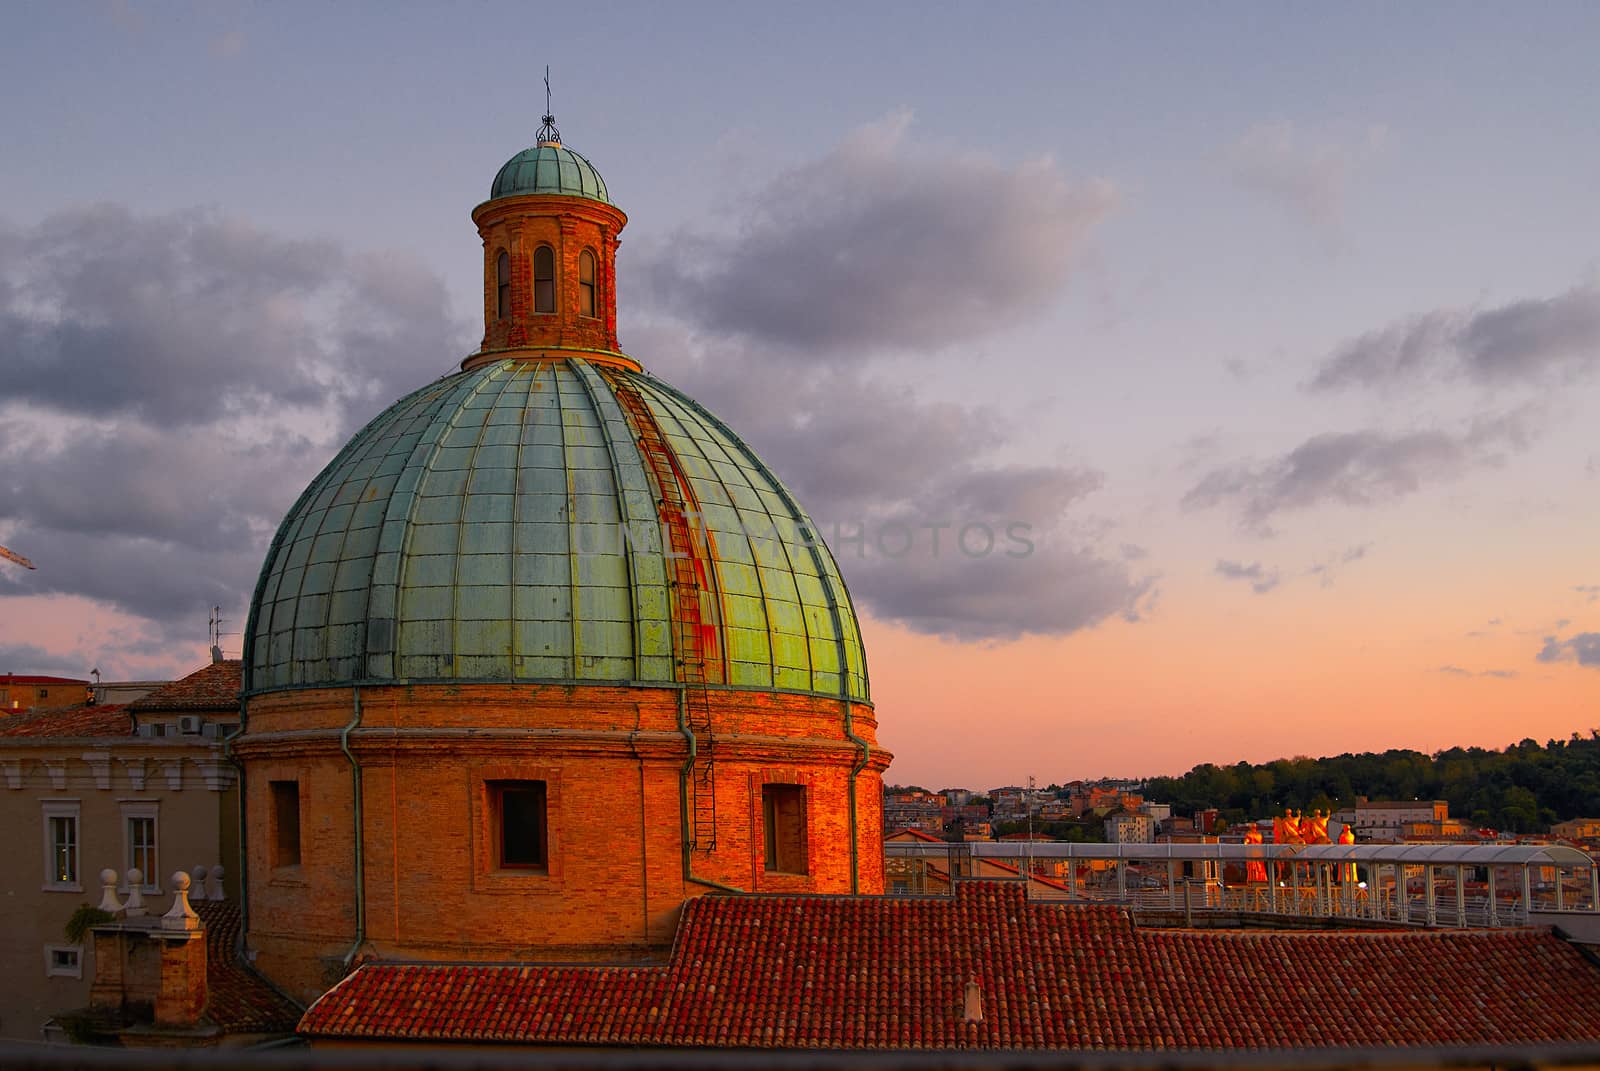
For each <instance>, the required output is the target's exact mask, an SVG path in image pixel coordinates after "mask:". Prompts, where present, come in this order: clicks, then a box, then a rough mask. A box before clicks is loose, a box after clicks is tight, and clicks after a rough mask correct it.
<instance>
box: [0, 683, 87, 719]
mask: <svg viewBox="0 0 1600 1071" xmlns="http://www.w3.org/2000/svg"><path fill="white" fill-rule="evenodd" d="M88 697H89V682H88V681H86V680H79V679H77V678H76V677H46V676H37V675H29V674H24V673H7V674H4V675H3V676H0V714H15V713H17V712H18V711H23V710H48V709H50V708H52V707H70V706H81V705H83V704H84V703H85V702H87V701H88Z"/></svg>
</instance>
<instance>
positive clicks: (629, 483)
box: [244, 357, 868, 700]
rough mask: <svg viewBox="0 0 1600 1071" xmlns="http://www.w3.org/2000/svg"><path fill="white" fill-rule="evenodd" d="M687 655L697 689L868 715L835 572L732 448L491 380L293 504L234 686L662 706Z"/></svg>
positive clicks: (665, 413)
mask: <svg viewBox="0 0 1600 1071" xmlns="http://www.w3.org/2000/svg"><path fill="white" fill-rule="evenodd" d="M668 497H672V498H674V499H677V500H679V501H681V502H682V503H683V507H682V509H681V510H680V511H679V512H676V513H671V514H669V511H668V509H667V507H666V506H664V505H663V502H664V501H665V500H666V499H667V498H668ZM669 516H671V517H677V518H680V519H678V520H677V521H676V522H675V526H674V524H673V523H669ZM682 518H687V520H684V519H682ZM691 559H692V564H693V568H694V573H695V577H694V579H693V583H694V585H695V586H696V587H697V588H698V590H699V591H700V595H699V596H698V597H696V598H694V599H693V600H690V601H687V602H686V600H685V597H684V595H683V592H684V591H685V590H686V589H685V587H684V586H683V583H682V582H681V581H680V582H679V583H677V584H676V585H675V584H674V583H673V580H674V577H675V576H677V575H678V574H679V573H680V572H681V569H682V567H683V566H684V565H685V563H688V562H689V561H690V560H691ZM685 636H692V637H693V638H694V644H695V646H696V647H697V648H699V650H700V655H699V657H702V658H703V660H704V663H705V668H704V673H703V679H705V680H707V681H709V682H711V683H712V684H713V686H716V685H719V684H725V685H727V686H730V687H739V688H756V689H763V690H766V689H771V690H781V691H796V692H808V693H812V694H817V695H824V696H829V697H834V698H842V697H848V698H851V699H854V700H866V699H867V697H868V687H867V671H866V662H865V656H864V654H863V651H862V645H861V640H860V632H859V629H858V627H857V624H856V618H855V612H854V610H853V608H852V605H851V602H850V596H849V593H848V591H847V590H846V589H845V585H844V581H843V579H842V578H841V577H840V574H839V570H838V567H837V565H836V564H835V562H834V559H833V556H832V555H831V554H830V553H829V552H828V548H827V547H826V546H825V545H824V543H823V541H822V537H821V534H820V533H819V532H818V531H817V529H816V527H815V526H814V525H813V523H812V521H811V519H810V518H809V517H808V516H807V515H806V513H805V511H804V510H803V509H802V508H801V506H800V504H799V502H798V501H796V499H795V497H794V495H793V494H792V493H791V492H790V491H789V490H788V489H787V488H786V487H785V486H784V485H783V484H782V483H781V482H780V481H779V480H778V478H777V477H776V476H775V475H773V473H772V471H771V470H770V469H769V468H768V467H767V466H766V465H765V464H764V463H763V462H762V461H761V459H760V458H759V457H757V456H756V454H755V453H754V451H752V450H751V449H750V448H749V447H748V446H747V445H745V443H744V442H743V441H742V440H741V439H740V438H739V437H738V436H737V435H735V434H734V432H733V431H731V430H730V429H729V428H728V427H727V426H726V425H725V424H723V423H722V422H721V421H720V420H718V419H717V418H716V417H715V416H713V415H712V414H711V413H709V412H708V411H706V410H705V409H704V408H703V407H701V406H700V405H699V404H698V403H696V402H695V401H693V400H692V399H690V398H689V397H687V396H686V395H684V394H682V393H681V392H679V391H677V390H675V389H674V388H672V387H670V386H668V385H667V384H666V383H664V382H662V381H661V380H659V379H656V378H655V377H654V376H651V375H648V374H646V373H643V372H635V371H630V370H627V369H624V368H621V367H616V366H607V365H602V364H598V363H593V362H590V361H588V360H585V359H582V358H578V357H571V358H566V359H548V360H538V361H514V360H505V361H499V362H493V363H489V364H485V365H482V366H480V367H475V368H472V369H469V370H467V371H463V372H459V373H455V374H453V375H449V376H445V377H444V378H442V379H440V380H438V381H436V382H434V383H432V384H429V385H428V386H427V387H424V388H423V389H422V390H419V391H417V392H415V393H414V394H411V395H410V396H408V397H406V398H403V399H401V400H400V401H399V402H397V403H395V404H394V405H393V406H391V407H390V408H389V409H388V410H387V411H385V412H384V413H382V414H380V415H379V416H378V417H377V418H376V419H375V420H373V421H372V423H370V424H368V425H367V426H366V427H365V428H364V429H362V430H361V431H360V432H359V433H357V434H356V436H355V438H354V439H352V440H351V441H350V442H349V444H348V445H346V446H345V448H344V449H343V450H342V451H341V452H340V453H339V455H338V456H337V457H336V458H334V460H333V461H332V463H330V464H329V465H328V467H327V468H326V469H324V470H323V472H322V473H321V474H320V475H319V476H317V478H316V479H315V480H314V481H313V482H312V483H311V485H310V486H309V487H308V488H307V489H306V491H305V493H304V494H303V495H302V496H301V498H300V501H299V502H297V503H296V504H295V506H294V507H293V508H292V509H291V510H290V511H289V514H288V516H287V517H285V519H284V521H283V524H282V526H281V527H280V528H279V530H278V533H277V536H276V538H275V539H274V540H273V543H272V546H271V548H270V549H269V550H268V553H267V559H266V562H265V565H264V566H263V570H262V574H261V578H260V581H259V583H258V586H257V589H256V595H255V598H254V599H253V600H252V604H251V611H250V621H249V625H248V627H247V629H246V645H247V649H246V652H245V658H246V660H247V662H246V666H245V677H244V686H245V690H246V692H247V693H249V694H256V693H259V692H264V691H272V690H276V689H283V688H293V687H301V686H313V687H318V686H328V685H341V684H353V683H358V682H360V683H379V682H415V681H448V682H466V681H472V682H510V681H519V682H520V681H547V682H559V683H563V684H570V683H587V682H596V683H608V684H614V683H636V684H652V683H663V684H671V683H674V682H676V681H678V680H680V679H689V678H687V677H685V676H684V673H683V667H682V666H680V665H679V664H678V660H679V659H680V658H682V652H681V650H680V648H681V645H682V644H683V643H684V642H685V640H684V637H685ZM695 679H700V674H698V673H697V674H696V677H695Z"/></svg>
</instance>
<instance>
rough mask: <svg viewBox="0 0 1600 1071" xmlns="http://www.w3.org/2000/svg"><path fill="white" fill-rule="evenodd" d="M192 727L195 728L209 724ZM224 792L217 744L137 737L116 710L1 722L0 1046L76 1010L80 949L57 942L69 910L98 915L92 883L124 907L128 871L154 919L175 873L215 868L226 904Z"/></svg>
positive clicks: (86, 952)
mask: <svg viewBox="0 0 1600 1071" xmlns="http://www.w3.org/2000/svg"><path fill="white" fill-rule="evenodd" d="M175 683H177V684H181V683H182V682H175ZM187 716H188V717H196V715H187ZM199 717H200V718H201V722H200V725H201V726H202V727H203V725H204V723H205V722H208V721H210V720H211V719H210V718H209V717H207V716H205V715H199ZM233 717H234V718H236V717H237V715H236V714H234V715H233ZM169 720H170V721H171V722H176V716H175V717H173V718H172V719H169ZM184 724H185V727H193V726H195V724H196V723H194V722H186V723H184ZM214 732H215V731H213V733H214ZM236 781H237V778H236V775H235V769H234V767H233V765H232V763H231V762H229V761H228V759H227V757H226V756H225V755H224V753H223V744H222V741H221V740H220V739H219V738H218V737H217V736H216V735H214V734H212V735H208V734H204V733H202V732H200V731H196V732H193V733H173V734H172V735H163V736H154V735H149V736H145V735H136V730H135V728H134V721H133V717H132V716H131V715H130V714H129V713H128V711H127V709H126V708H123V707H119V706H101V707H76V708H71V709H67V710H54V711H45V712H41V713H38V714H35V715H32V716H20V717H19V716H12V717H9V718H6V719H5V720H4V721H3V722H0V830H4V831H5V832H4V838H5V839H4V844H5V848H6V854H7V856H8V857H9V858H8V861H7V862H8V865H7V866H5V867H4V868H0V904H4V905H5V907H4V915H5V924H4V925H3V926H0V1040H11V1041H39V1040H41V1039H42V1038H44V1037H45V1036H47V1024H49V1023H50V1020H51V1018H52V1017H53V1016H54V1015H56V1014H58V1013H60V1012H64V1011H67V1010H70V1009H75V1008H81V1007H83V1006H85V1005H86V1004H87V1003H88V1002H89V1001H88V998H89V987H90V983H91V981H92V980H93V978H94V963H93V948H92V942H91V941H88V940H83V941H81V942H74V941H72V940H71V939H69V938H68V936H67V934H66V929H67V924H68V921H69V920H70V919H71V918H72V916H73V914H74V912H76V911H77V910H78V909H79V908H81V907H83V906H85V905H89V906H94V905H96V904H98V903H99V902H100V898H101V894H102V886H101V882H100V876H99V875H100V872H101V871H102V870H105V869H113V870H115V871H117V873H118V875H119V879H118V882H117V890H118V894H119V896H121V897H122V898H123V899H126V898H127V896H128V892H129V888H128V880H127V874H128V871H129V870H131V869H138V870H139V871H141V874H142V879H143V880H142V882H141V888H140V891H141V893H142V895H143V898H144V900H145V902H146V904H147V905H148V907H149V910H150V911H151V913H153V914H159V913H161V912H164V911H165V910H166V909H167V907H168V906H169V905H170V904H171V900H172V893H173V890H172V888H171V875H172V874H173V873H174V872H175V871H177V870H183V871H185V872H192V871H193V869H194V868H195V867H197V866H207V867H209V866H212V865H215V864H217V863H219V862H222V863H224V864H225V870H224V878H223V887H224V889H225V890H226V891H227V894H228V895H229V896H230V897H236V896H237V883H236V879H237V875H235V874H233V873H232V872H231V868H227V867H226V863H227V862H230V861H231V860H234V859H236V858H237V857H238V849H237V844H238V791H237V787H236Z"/></svg>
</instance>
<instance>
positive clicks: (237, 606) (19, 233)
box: [0, 205, 465, 673]
mask: <svg viewBox="0 0 1600 1071" xmlns="http://www.w3.org/2000/svg"><path fill="white" fill-rule="evenodd" d="M464 348H465V338H464V337H463V333H462V330H461V326H460V325H459V324H457V323H455V322H454V321H453V320H452V319H451V317H450V315H449V314H448V312H447V302H446V297H445V291H444V287H443V285H442V283H441V281H440V280H439V279H438V278H437V277H436V276H434V275H432V274H431V273H429V272H427V271H425V270H423V269H421V268H419V267H417V266H416V265H415V264H413V263H411V262H408V261H406V260H404V259H403V258H394V257H378V256H362V255H356V254H353V253H350V252H348V251H346V250H344V249H342V248H340V247H339V246H337V245H335V244H333V243H329V242H315V241H297V240H292V239H286V238H283V237H281V236H278V235H273V234H270V233H267V232H263V231H261V230H259V229H257V228H253V227H250V226H248V225H245V224H241V223H238V222H235V221H230V220H225V219H219V218H215V217H211V216H207V215H206V214H204V213H198V214H189V215H184V216H176V215H174V216H154V217H150V216H144V217H141V216H136V215H134V214H132V213H130V212H129V211H127V210H126V209H124V208H121V207H118V206H112V205H103V206H98V207H95V208H92V209H84V210H80V211H75V212H68V213H63V214H60V215H56V216H52V217H50V218H48V219H46V220H44V221H43V222H41V223H39V224H38V225H36V226H33V227H30V228H26V229H16V228H0V529H3V530H4V531H5V533H6V536H7V538H8V539H9V540H12V541H13V542H14V543H15V544H16V545H18V546H26V547H27V548H28V553H29V556H30V557H31V558H33V560H34V562H35V564H37V565H38V567H39V568H38V570H37V572H30V573H26V574H22V573H21V572H20V571H17V570H10V571H7V572H6V573H5V574H4V575H0V596H18V595H50V594H55V595H79V596H84V597H87V598H90V599H93V600H96V601H97V602H98V603H99V604H101V605H104V606H109V607H114V608H116V609H118V610H121V611H123V612H125V613H127V614H129V615H133V617H135V618H137V619H139V620H140V621H142V622H144V623H146V624H147V625H148V627H142V628H136V629H134V630H133V632H130V633H128V635H127V636H124V637H123V638H122V639H121V640H114V641H107V642H108V644H109V647H111V648H113V649H115V650H117V651H119V652H120V657H123V664H130V665H131V664H134V663H133V661H132V660H133V659H135V658H137V657H138V656H140V655H147V654H150V653H152V651H153V650H155V649H157V648H159V647H160V646H161V645H163V644H171V643H175V642H177V643H181V642H187V641H192V640H194V639H197V638H198V637H200V636H203V635H204V619H205V615H206V613H207V612H208V611H209V609H210V608H211V607H212V606H217V605H220V606H222V607H223V608H224V610H225V612H226V613H227V615H228V616H230V617H232V618H233V619H234V620H235V621H236V622H239V621H242V618H243V615H244V610H245V603H246V601H247V600H248V598H249V596H250V593H251V591H252V589H253V587H254V583H255V577H256V573H257V571H258V570H259V569H260V566H261V557H262V553H263V551H264V549H265V546H266V543H267V541H268V540H269V539H270V537H271V535H272V532H273V531H274V530H275V529H276V527H277V524H278V522H279V521H280V520H281V518H282V516H283V514H284V512H285V511H286V510H287V509H288V507H289V506H290V504H291V503H292V502H293V501H294V499H295V496H296V495H298V494H299V492H300V491H301V489H303V488H304V487H305V485H306V484H307V483H308V482H309V481H310V479H311V478H312V476H313V475H315V473H316V471H317V470H318V469H319V468H320V467H321V466H322V465H323V464H325V463H326V462H327V461H328V459H329V458H331V457H332V455H333V454H334V452H335V451H336V450H337V448H338V447H339V445H340V444H341V443H342V442H343V441H344V439H345V438H347V437H348V435H349V434H350V433H351V432H352V431H353V430H354V428H355V427H356V426H358V425H359V424H361V423H364V422H365V420H366V419H368V418H369V417H370V416H372V415H373V414H374V413H375V412H376V411H377V410H378V409H379V408H380V407H381V406H382V405H385V404H387V403H388V402H389V401H391V400H392V399H393V398H395V397H397V396H398V395H400V394H401V393H403V392H405V391H408V390H410V389H413V388H415V387H417V386H419V385H421V384H422V383H424V382H427V381H428V380H430V379H432V378H434V377H435V376H436V375H437V374H438V373H439V372H441V371H444V370H445V369H444V368H443V367H441V366H445V365H449V364H451V363H453V362H452V361H451V355H452V354H454V353H458V352H462V351H463V350H464ZM135 633H136V634H137V635H135ZM101 668H102V669H104V670H106V671H107V672H108V673H110V672H114V671H115V670H114V667H113V665H103V666H102V667H101Z"/></svg>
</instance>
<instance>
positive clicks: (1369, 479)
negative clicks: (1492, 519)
mask: <svg viewBox="0 0 1600 1071" xmlns="http://www.w3.org/2000/svg"><path fill="white" fill-rule="evenodd" d="M1536 425H1537V418H1536V411H1535V410H1532V409H1525V410H1517V411H1513V412H1510V413H1506V414H1501V415H1498V416H1493V417H1480V418H1477V419H1475V420H1473V421H1471V422H1470V423H1469V424H1468V425H1467V426H1466V427H1464V428H1463V429H1461V430H1460V431H1454V432H1451V431H1441V430H1428V431H1413V432H1403V433H1390V432H1383V431H1376V430H1364V431H1354V432H1324V433H1322V434H1319V435H1314V436H1312V437H1311V438H1309V439H1306V440H1305V441H1304V442H1302V443H1301V444H1300V445H1299V446H1296V447H1295V448H1294V449H1292V450H1290V451H1289V452H1288V453H1286V454H1284V455H1282V456H1280V457H1277V458H1272V459H1270V460H1268V461H1264V462H1257V463H1240V464H1232V465H1224V466H1220V467H1218V468H1214V469H1212V470H1211V471H1210V472H1207V473H1206V474H1205V475H1204V476H1202V477H1201V478H1200V480H1199V481H1198V482H1197V483H1196V484H1195V485H1194V486H1193V487H1192V488H1190V490H1189V492H1188V493H1187V494H1185V495H1184V497H1183V501H1182V504H1183V506H1184V508H1185V509H1191V510H1193V509H1210V508H1215V507H1228V508H1231V509H1233V510H1235V511H1236V512H1237V514H1238V517H1239V521H1240V524H1241V525H1242V526H1243V527H1245V528H1246V529H1248V530H1252V531H1255V532H1258V533H1260V534H1264V535H1270V534H1271V533H1272V528H1271V521H1272V520H1273V519H1274V518H1275V517H1276V516H1277V515H1278V514H1279V513H1283V512H1289V511H1293V510H1303V509H1309V508H1311V507H1313V506H1320V505H1325V504H1329V503H1335V504H1340V505H1347V506H1372V505H1376V504H1379V503H1384V502H1391V501H1395V500H1398V499H1401V498H1404V497H1406V496H1407V495H1411V494H1415V493H1416V492H1418V491H1420V490H1421V489H1422V488H1423V486H1424V485H1426V484H1428V483H1433V482H1439V481H1444V480H1450V479H1454V478H1456V477H1458V476H1460V475H1461V474H1462V473H1464V472H1466V471H1468V470H1469V469H1472V468H1475V467H1479V466H1484V465H1492V464H1497V463H1499V462H1500V461H1501V460H1503V458H1504V455H1505V451H1506V450H1508V449H1523V448H1525V447H1526V446H1527V445H1528V444H1529V442H1531V441H1532V439H1533V437H1534V434H1535V428H1536Z"/></svg>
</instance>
